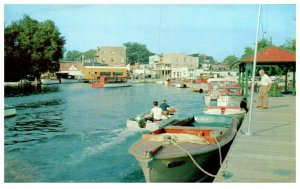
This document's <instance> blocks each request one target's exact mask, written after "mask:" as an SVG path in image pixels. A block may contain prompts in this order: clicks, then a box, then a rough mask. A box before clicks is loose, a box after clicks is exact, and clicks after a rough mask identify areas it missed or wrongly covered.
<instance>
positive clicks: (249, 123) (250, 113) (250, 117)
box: [246, 4, 261, 135]
mask: <svg viewBox="0 0 300 189" xmlns="http://www.w3.org/2000/svg"><path fill="white" fill-rule="evenodd" d="M260 11H261V4H259V6H258V16H257V28H256V39H255V49H254V60H253V68H252V82H251V100H250V108H249V120H248V131H247V133H246V135H251V120H252V110H253V96H254V82H255V70H256V58H257V57H256V56H257V43H258V34H259V22H260Z"/></svg>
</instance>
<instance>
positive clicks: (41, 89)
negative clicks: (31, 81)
mask: <svg viewBox="0 0 300 189" xmlns="http://www.w3.org/2000/svg"><path fill="white" fill-rule="evenodd" d="M54 92H59V86H58V85H51V86H44V85H37V86H13V87H12V86H5V87H4V96H5V97H17V96H28V95H32V94H40V93H54Z"/></svg>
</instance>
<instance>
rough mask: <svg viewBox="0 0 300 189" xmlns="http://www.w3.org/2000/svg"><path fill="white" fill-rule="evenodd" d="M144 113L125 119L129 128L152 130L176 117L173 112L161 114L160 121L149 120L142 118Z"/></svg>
mask: <svg viewBox="0 0 300 189" xmlns="http://www.w3.org/2000/svg"><path fill="white" fill-rule="evenodd" d="M144 115H145V114H139V115H137V116H133V117H130V118H128V119H127V122H126V126H127V127H128V128H129V129H143V130H149V131H154V130H157V129H160V128H162V127H164V126H166V125H169V124H171V123H173V122H174V121H175V119H176V115H175V114H173V113H172V114H170V115H166V116H165V115H163V116H162V120H161V121H150V120H145V119H144Z"/></svg>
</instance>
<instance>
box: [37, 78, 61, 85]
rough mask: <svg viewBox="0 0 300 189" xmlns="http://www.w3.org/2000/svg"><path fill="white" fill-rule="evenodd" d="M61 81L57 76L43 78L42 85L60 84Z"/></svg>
mask: <svg viewBox="0 0 300 189" xmlns="http://www.w3.org/2000/svg"><path fill="white" fill-rule="evenodd" d="M59 83H60V81H59V79H56V78H42V79H41V84H42V85H51V84H59Z"/></svg>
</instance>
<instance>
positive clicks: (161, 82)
mask: <svg viewBox="0 0 300 189" xmlns="http://www.w3.org/2000/svg"><path fill="white" fill-rule="evenodd" d="M156 83H157V84H164V81H163V80H158V81H156Z"/></svg>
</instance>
